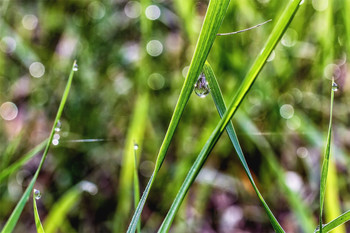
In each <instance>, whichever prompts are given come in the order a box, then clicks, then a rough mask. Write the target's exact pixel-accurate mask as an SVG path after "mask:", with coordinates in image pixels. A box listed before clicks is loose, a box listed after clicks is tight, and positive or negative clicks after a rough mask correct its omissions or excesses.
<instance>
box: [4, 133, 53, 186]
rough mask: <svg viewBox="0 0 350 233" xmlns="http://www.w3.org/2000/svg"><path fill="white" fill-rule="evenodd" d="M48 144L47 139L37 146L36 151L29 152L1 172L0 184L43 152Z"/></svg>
mask: <svg viewBox="0 0 350 233" xmlns="http://www.w3.org/2000/svg"><path fill="white" fill-rule="evenodd" d="M46 144H47V139H46V140H45V141H43V142H42V143H40V144H39V145H37V146H36V147H35V148H34V149H32V150H31V151H29V152H28V153H27V154H25V155H24V156H23V158H21V159H19V160H18V161H16V162H14V163H13V164H11V165H10V166H8V167H7V168H5V169H4V170H2V171H1V172H0V182H1V181H2V180H3V179H4V178H6V177H7V176H9V175H11V174H12V173H14V172H15V171H17V170H18V169H19V168H20V167H21V166H22V165H24V164H25V163H26V162H28V161H29V160H30V159H32V158H33V157H34V156H35V155H36V154H37V153H39V152H40V151H41V150H43V149H44V148H45V145H46Z"/></svg>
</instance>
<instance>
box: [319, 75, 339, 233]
mask: <svg viewBox="0 0 350 233" xmlns="http://www.w3.org/2000/svg"><path fill="white" fill-rule="evenodd" d="M334 84H335V83H334V81H332V92H331V107H330V113H329V125H328V134H327V144H326V150H325V152H324V159H323V164H322V171H321V182H320V217H319V218H320V233H322V212H323V203H324V196H325V193H326V183H327V175H328V166H329V157H330V151H331V139H332V115H333V100H334V89H333V85H334Z"/></svg>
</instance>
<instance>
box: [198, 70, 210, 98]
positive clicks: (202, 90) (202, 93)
mask: <svg viewBox="0 0 350 233" xmlns="http://www.w3.org/2000/svg"><path fill="white" fill-rule="evenodd" d="M194 92H195V93H196V95H198V96H199V97H201V98H204V97H206V96H207V95H208V94H209V92H210V88H209V84H208V81H207V80H206V79H205V75H204V74H203V73H201V74H200V75H199V78H198V80H197V82H196V84H194Z"/></svg>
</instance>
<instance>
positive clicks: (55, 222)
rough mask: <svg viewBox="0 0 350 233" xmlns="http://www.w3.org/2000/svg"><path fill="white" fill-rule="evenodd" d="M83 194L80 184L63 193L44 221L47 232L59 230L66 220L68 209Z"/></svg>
mask: <svg viewBox="0 0 350 233" xmlns="http://www.w3.org/2000/svg"><path fill="white" fill-rule="evenodd" d="M81 194H82V189H81V188H79V185H76V186H74V187H72V188H70V189H69V190H68V191H67V192H66V193H65V194H63V196H62V197H61V198H60V199H59V200H58V201H57V202H56V203H55V204H54V206H53V207H52V208H51V210H50V211H49V215H48V216H47V218H46V220H45V222H44V226H45V229H46V233H54V232H57V229H58V228H59V227H60V226H61V224H62V223H63V222H64V220H65V218H66V215H67V213H68V211H69V210H70V209H72V208H73V206H74V204H76V203H77V202H78V201H79V198H80V197H81Z"/></svg>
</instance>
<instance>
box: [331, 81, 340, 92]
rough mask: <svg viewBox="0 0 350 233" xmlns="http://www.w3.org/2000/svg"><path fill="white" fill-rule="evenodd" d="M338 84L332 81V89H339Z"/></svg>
mask: <svg viewBox="0 0 350 233" xmlns="http://www.w3.org/2000/svg"><path fill="white" fill-rule="evenodd" d="M338 89H339V88H338V84H336V83H335V82H333V83H332V90H333V91H338Z"/></svg>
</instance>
